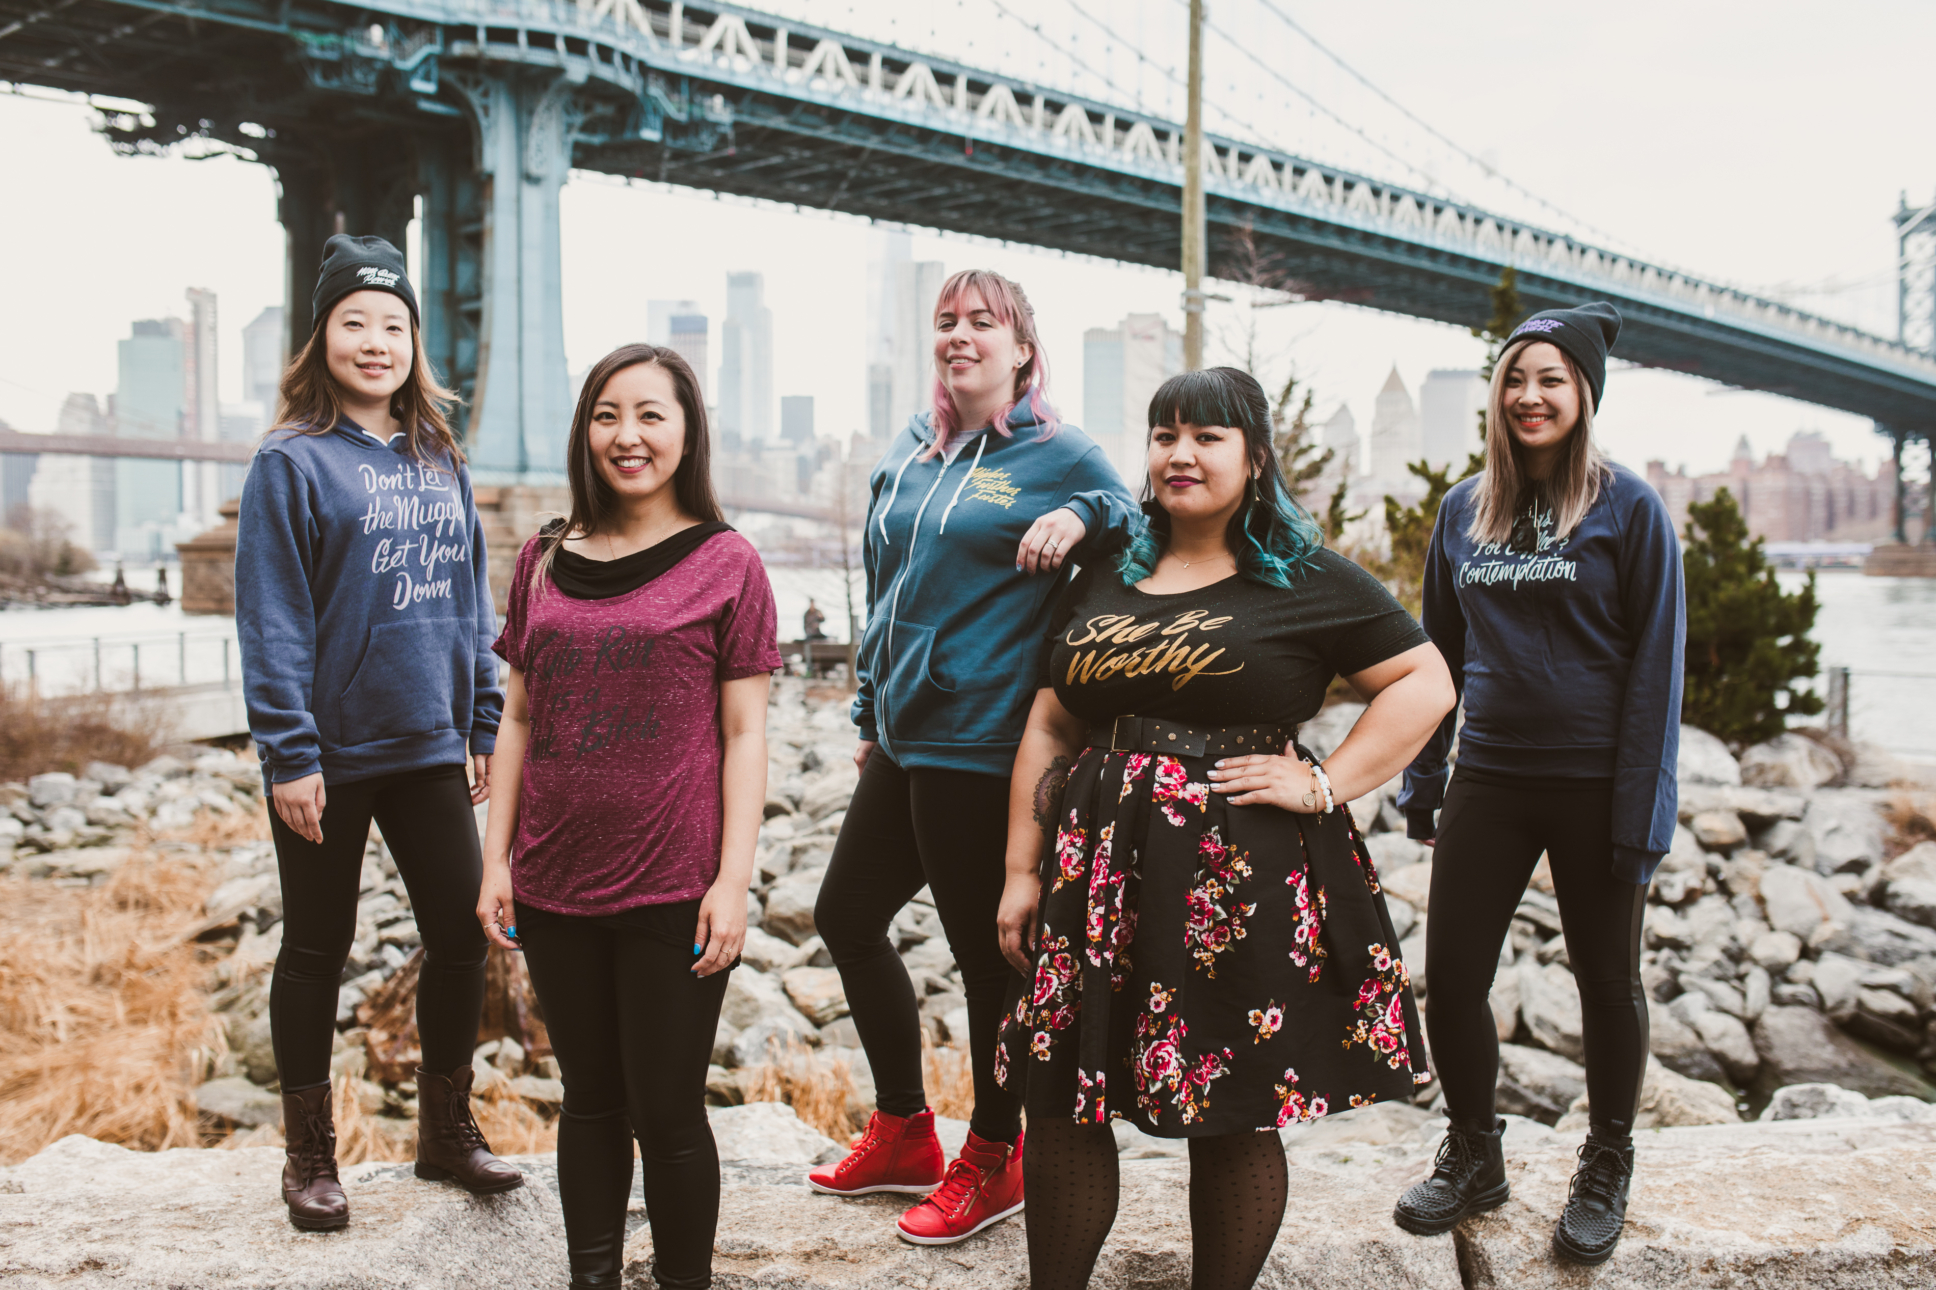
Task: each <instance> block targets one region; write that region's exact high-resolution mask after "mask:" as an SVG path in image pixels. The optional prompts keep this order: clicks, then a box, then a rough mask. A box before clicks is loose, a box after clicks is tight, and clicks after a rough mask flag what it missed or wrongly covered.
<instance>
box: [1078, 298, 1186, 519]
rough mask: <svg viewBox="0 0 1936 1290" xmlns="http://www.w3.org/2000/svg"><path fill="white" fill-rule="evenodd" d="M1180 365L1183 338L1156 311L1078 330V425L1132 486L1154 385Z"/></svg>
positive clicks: (1136, 483) (1140, 464) (1137, 481)
mask: <svg viewBox="0 0 1936 1290" xmlns="http://www.w3.org/2000/svg"><path fill="white" fill-rule="evenodd" d="M1182 370H1183V337H1182V335H1181V334H1179V333H1177V332H1174V331H1171V330H1170V326H1169V324H1168V323H1167V322H1165V321H1164V320H1163V315H1161V314H1131V315H1129V316H1128V317H1127V318H1125V319H1123V320H1122V322H1120V323H1118V324H1117V325H1116V326H1114V327H1091V328H1090V329H1089V330H1087V331H1085V332H1083V333H1082V423H1083V424H1082V428H1083V429H1084V430H1085V431H1087V432H1088V434H1089V437H1090V438H1091V439H1094V440H1095V441H1096V442H1097V443H1098V444H1101V445H1102V449H1103V451H1104V452H1105V453H1107V454H1108V455H1109V460H1110V462H1111V463H1112V464H1114V465H1115V467H1116V469H1117V470H1118V471H1120V472H1121V473H1122V476H1123V479H1124V480H1126V481H1127V482H1128V483H1129V486H1130V489H1131V490H1132V491H1135V490H1136V489H1139V488H1140V487H1141V486H1142V479H1143V473H1144V471H1145V470H1146V469H1147V467H1146V463H1145V460H1144V457H1145V454H1144V450H1143V443H1144V439H1145V437H1146V432H1147V431H1148V429H1149V424H1148V423H1149V402H1150V399H1151V398H1153V397H1154V396H1155V394H1156V388H1157V387H1158V386H1159V385H1161V384H1163V382H1164V381H1166V380H1168V379H1169V378H1170V377H1172V376H1175V375H1176V374H1177V373H1178V372H1180V371H1182Z"/></svg>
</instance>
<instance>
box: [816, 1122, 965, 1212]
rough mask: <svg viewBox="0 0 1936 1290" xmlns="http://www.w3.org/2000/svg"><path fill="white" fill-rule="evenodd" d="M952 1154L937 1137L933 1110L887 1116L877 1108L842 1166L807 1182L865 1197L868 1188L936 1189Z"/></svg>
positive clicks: (827, 1169)
mask: <svg viewBox="0 0 1936 1290" xmlns="http://www.w3.org/2000/svg"><path fill="white" fill-rule="evenodd" d="M947 1162H948V1157H947V1156H946V1155H945V1154H943V1152H942V1150H941V1140H940V1139H939V1138H937V1137H935V1136H934V1112H933V1111H922V1112H921V1113H920V1114H918V1115H888V1114H887V1113H885V1112H883V1111H876V1112H874V1114H873V1115H872V1116H871V1117H870V1118H869V1119H868V1121H867V1129H866V1131H865V1132H863V1133H862V1134H861V1135H860V1136H859V1137H858V1138H855V1139H854V1141H853V1150H852V1151H851V1152H849V1153H848V1155H847V1157H846V1159H844V1160H841V1161H840V1162H839V1163H837V1164H832V1165H827V1166H825V1167H823V1168H820V1169H816V1170H814V1171H813V1172H812V1173H810V1174H808V1175H807V1186H809V1187H811V1188H813V1189H814V1190H815V1191H824V1192H826V1193H827V1194H828V1195H831V1196H865V1195H867V1194H868V1193H869V1192H877V1191H900V1192H908V1193H910V1194H912V1195H917V1196H918V1195H921V1194H922V1193H925V1192H931V1191H933V1190H934V1189H935V1187H936V1185H938V1184H939V1183H940V1182H941V1175H942V1171H943V1167H944V1166H945V1165H946V1164H947Z"/></svg>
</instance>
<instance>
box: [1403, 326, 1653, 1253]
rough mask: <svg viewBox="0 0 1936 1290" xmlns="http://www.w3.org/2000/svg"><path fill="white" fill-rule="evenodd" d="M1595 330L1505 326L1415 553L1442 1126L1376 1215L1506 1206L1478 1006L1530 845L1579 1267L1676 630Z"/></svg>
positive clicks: (1639, 1044)
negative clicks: (1614, 416) (1572, 1159)
mask: <svg viewBox="0 0 1936 1290" xmlns="http://www.w3.org/2000/svg"><path fill="white" fill-rule="evenodd" d="M1619 332H1620V315H1619V314H1617V313H1616V312H1614V309H1613V307H1612V306H1611V305H1607V304H1602V303H1594V304H1588V305H1583V306H1581V307H1580V308H1578V309H1551V310H1548V311H1546V312H1545V313H1540V314H1535V315H1533V316H1532V317H1531V318H1528V319H1527V320H1526V321H1525V322H1523V323H1521V324H1519V326H1518V327H1517V328H1515V329H1514V331H1513V333H1512V335H1511V337H1510V339H1509V343H1508V344H1507V346H1506V349H1505V352H1504V353H1502V354H1501V355H1500V356H1499V362H1498V365H1497V368H1496V370H1495V371H1494V373H1493V378H1492V393H1491V396H1490V398H1489V400H1488V402H1487V412H1486V469H1485V471H1484V473H1483V474H1480V475H1479V476H1477V477H1476V478H1473V479H1469V480H1466V481H1464V482H1462V483H1460V484H1459V485H1458V486H1457V487H1455V488H1454V489H1453V490H1452V491H1451V492H1450V493H1448V494H1447V495H1446V498H1445V502H1444V505H1442V506H1441V507H1440V508H1439V516H1438V524H1437V527H1436V528H1435V529H1434V530H1433V533H1432V545H1431V548H1430V550H1429V552H1428V553H1427V555H1426V562H1425V613H1424V623H1425V630H1426V631H1427V632H1428V633H1429V634H1430V635H1431V637H1432V639H1433V640H1434V641H1435V642H1437V644H1438V647H1439V649H1440V650H1441V651H1442V652H1443V653H1444V654H1445V657H1446V661H1447V662H1448V663H1449V664H1450V665H1451V668H1452V677H1453V679H1454V680H1455V681H1456V682H1457V683H1458V685H1459V690H1460V693H1461V694H1462V695H1463V696H1464V699H1465V724H1464V726H1463V727H1462V728H1457V731H1456V732H1457V742H1458V766H1457V769H1456V770H1454V771H1453V773H1452V778H1451V785H1450V787H1447V786H1446V780H1445V765H1446V758H1447V754H1448V750H1449V749H1450V747H1451V745H1452V743H1453V736H1454V732H1455V724H1454V718H1453V717H1452V716H1448V717H1447V718H1446V719H1445V723H1444V725H1443V726H1441V727H1440V729H1439V732H1438V734H1437V735H1436V736H1435V737H1434V738H1433V740H1432V742H1431V743H1429V744H1427V745H1426V747H1425V749H1424V751H1423V752H1421V753H1419V755H1418V759H1417V760H1416V761H1414V762H1413V763H1412V766H1411V769H1410V770H1408V771H1407V772H1406V775H1405V791H1404V792H1403V794H1401V796H1400V797H1399V805H1400V806H1401V807H1403V808H1404V809H1405V811H1406V815H1407V817H1408V819H1409V821H1410V829H1409V831H1410V833H1411V836H1413V837H1414V838H1420V839H1424V840H1426V841H1432V840H1433V839H1434V838H1436V848H1435V850H1436V855H1435V858H1434V860H1433V863H1432V893H1431V903H1430V905H1429V906H1428V910H1427V919H1426V932H1425V939H1426V945H1425V957H1426V961H1427V962H1429V963H1430V964H1431V990H1430V992H1429V993H1428V994H1427V996H1426V1000H1425V1022H1426V1025H1427V1027H1429V1029H1430V1032H1431V1037H1432V1056H1433V1059H1434V1062H1435V1063H1436V1065H1437V1067H1438V1076H1439V1081H1440V1083H1441V1084H1442V1085H1443V1086H1444V1088H1445V1102H1446V1112H1447V1114H1448V1116H1449V1117H1450V1119H1451V1124H1450V1127H1449V1128H1448V1129H1447V1131H1446V1137H1445V1144H1444V1146H1442V1147H1441V1148H1440V1150H1439V1156H1438V1163H1437V1166H1436V1167H1435V1169H1434V1170H1433V1173H1432V1176H1431V1177H1430V1178H1429V1179H1427V1180H1426V1181H1424V1182H1422V1183H1420V1184H1418V1185H1417V1186H1416V1187H1413V1188H1412V1189H1411V1190H1410V1191H1408V1192H1406V1193H1405V1195H1404V1197H1403V1198H1402V1199H1401V1200H1400V1201H1399V1202H1398V1208H1397V1212H1396V1219H1397V1222H1398V1224H1399V1226H1401V1227H1403V1228H1405V1229H1406V1230H1408V1231H1412V1232H1418V1233H1421V1234H1428V1235H1429V1234H1431V1233H1436V1232H1443V1231H1446V1230H1448V1229H1449V1228H1451V1227H1452V1226H1453V1225H1454V1224H1456V1223H1457V1222H1458V1221H1459V1220H1460V1219H1462V1218H1464V1217H1465V1216H1466V1215H1468V1214H1474V1213H1478V1212H1480V1211H1482V1210H1486V1209H1491V1208H1493V1207H1494V1206H1497V1205H1501V1204H1504V1203H1505V1201H1506V1197H1507V1194H1508V1191H1509V1188H1508V1185H1507V1181H1506V1169H1505V1156H1504V1153H1503V1150H1502V1145H1501V1139H1502V1136H1503V1134H1504V1132H1505V1122H1504V1121H1503V1120H1500V1119H1499V1118H1498V1116H1497V1114H1496V1109H1495V1105H1494V1098H1493V1088H1494V1085H1495V1084H1496V1083H1497V1082H1498V1077H1499V1039H1498V1033H1497V1031H1496V1029H1495V1028H1494V1023H1493V1014H1492V1009H1491V1006H1490V1004H1489V1003H1488V1001H1487V1000H1488V996H1489V995H1490V993H1491V990H1492V981H1493V975H1494V971H1495V966H1496V965H1497V963H1498V962H1499V954H1500V949H1501V946H1502V945H1503V944H1504V943H1505V939H1506V935H1507V933H1508V932H1509V931H1510V929H1511V925H1512V918H1513V911H1514V910H1515V909H1517V908H1518V906H1519V899H1520V897H1521V896H1522V895H1523V894H1524V893H1525V890H1526V883H1527V881H1528V879H1529V878H1530V877H1531V875H1532V872H1533V867H1534V865H1535V864H1536V863H1537V862H1538V860H1539V858H1540V855H1541V854H1542V853H1544V855H1545V856H1546V858H1547V861H1548V862H1549V864H1550V865H1551V866H1552V871H1553V888H1554V893H1555V895H1556V896H1557V897H1558V898H1559V911H1560V922H1561V924H1562V927H1563V930H1564V932H1565V936H1566V951H1567V962H1568V964H1569V966H1570V967H1571V968H1572V971H1573V977H1574V980H1575V982H1576V983H1577V984H1578V986H1579V991H1580V1004H1581V1014H1582V1020H1583V1024H1584V1027H1585V1042H1586V1087H1587V1097H1588V1099H1589V1101H1590V1103H1591V1106H1592V1110H1591V1112H1590V1122H1589V1127H1588V1129H1587V1135H1586V1144H1585V1145H1584V1146H1582V1147H1581V1148H1580V1151H1579V1157H1580V1165H1579V1169H1578V1171H1577V1172H1576V1173H1575V1174H1574V1175H1573V1186H1572V1190H1571V1192H1570V1194H1569V1195H1568V1197H1567V1201H1566V1209H1565V1211H1564V1212H1563V1213H1562V1214H1561V1215H1560V1220H1559V1225H1558V1227H1557V1228H1556V1230H1555V1232H1554V1238H1553V1239H1554V1245H1555V1246H1556V1247H1557V1248H1558V1250H1559V1251H1560V1253H1561V1254H1563V1255H1565V1256H1566V1257H1568V1258H1570V1259H1573V1260H1574V1261H1576V1262H1580V1263H1588V1264H1592V1263H1601V1262H1604V1261H1605V1260H1606V1259H1607V1258H1608V1257H1609V1256H1610V1255H1611V1254H1612V1253H1613V1249H1614V1245H1615V1244H1616V1243H1617V1242H1618V1241H1619V1239H1620V1230H1621V1225H1622V1223H1623V1222H1624V1221H1625V1217H1626V1212H1627V1193H1628V1189H1629V1187H1630V1185H1631V1183H1632V1180H1633V1169H1634V1147H1633V1138H1632V1134H1633V1127H1634V1115H1635V1112H1636V1107H1637V1106H1638V1104H1639V1101H1640V1087H1641V1079H1642V1077H1643V1076H1644V1075H1645V1073H1646V1069H1647V1051H1648V1050H1647V993H1646V991H1645V989H1643V988H1642V986H1641V981H1640V928H1641V919H1642V916H1643V915H1644V914H1645V912H1646V900H1647V884H1648V882H1649V881H1650V880H1651V879H1652V878H1653V876H1654V870H1655V868H1656V867H1658V866H1659V864H1660V861H1661V857H1662V856H1663V855H1664V854H1665V853H1666V852H1667V849H1668V846H1669V845H1670V844H1671V843H1672V841H1673V836H1674V822H1675V815H1676V810H1677V806H1676V802H1677V792H1678V789H1677V784H1676V781H1675V764H1676V759H1677V756H1678V751H1679V745H1680V712H1681V667H1682V649H1683V646H1684V643H1685V639H1686V630H1687V605H1686V597H1685V594H1684V591H1683V588H1682V583H1681V555H1680V547H1679V545H1678V544H1677V543H1676V542H1675V540H1674V524H1673V521H1672V520H1671V519H1670V518H1669V517H1668V514H1667V507H1666V506H1665V505H1664V504H1663V503H1662V502H1661V500H1660V495H1659V494H1658V493H1656V492H1655V491H1654V490H1653V488H1651V487H1650V486H1649V485H1648V484H1647V482H1646V481H1645V480H1643V479H1640V478H1639V477H1637V476H1636V475H1634V474H1633V473H1632V472H1631V471H1628V470H1626V469H1625V468H1623V467H1620V466H1616V465H1614V464H1612V463H1611V462H1608V461H1607V460H1606V459H1605V458H1603V457H1602V456H1601V455H1600V450H1599V447H1598V446H1597V445H1596V444H1595V443H1594V441H1593V419H1594V416H1595V415H1596V414H1597V413H1598V411H1599V408H1600V396H1601V392H1602V390H1603V389H1604V388H1605V385H1606V367H1607V351H1608V350H1609V349H1611V348H1612V346H1613V342H1614V338H1615V337H1616V336H1618V335H1619ZM1440 807H1443V809H1442V810H1438V808H1440ZM1435 810H1437V816H1438V818H1437V821H1436V823H1434V819H1433V815H1434V812H1435Z"/></svg>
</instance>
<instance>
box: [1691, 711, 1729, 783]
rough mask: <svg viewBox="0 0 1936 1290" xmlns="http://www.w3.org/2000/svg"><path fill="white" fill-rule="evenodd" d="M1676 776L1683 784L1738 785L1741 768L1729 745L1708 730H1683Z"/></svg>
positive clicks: (1692, 728)
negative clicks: (1691, 782) (1689, 781)
mask: <svg viewBox="0 0 1936 1290" xmlns="http://www.w3.org/2000/svg"><path fill="white" fill-rule="evenodd" d="M1676 773H1677V775H1678V777H1679V778H1680V779H1681V781H1682V782H1686V781H1688V780H1693V781H1695V782H1697V783H1707V784H1739V783H1740V782H1741V766H1740V764H1739V763H1737V762H1736V761H1735V760H1734V754H1733V753H1730V752H1729V751H1728V746H1727V745H1726V744H1724V743H1722V742H1721V741H1720V740H1719V739H1716V738H1715V737H1714V736H1713V735H1711V734H1709V733H1708V732H1707V731H1705V730H1697V729H1696V728H1695V727H1693V726H1688V725H1683V726H1682V727H1681V745H1680V762H1679V765H1678V766H1677V767H1676Z"/></svg>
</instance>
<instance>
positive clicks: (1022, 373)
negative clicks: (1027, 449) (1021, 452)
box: [926, 269, 1062, 457]
mask: <svg viewBox="0 0 1936 1290" xmlns="http://www.w3.org/2000/svg"><path fill="white" fill-rule="evenodd" d="M970 291H974V292H977V293H979V294H980V296H981V298H982V303H983V304H985V305H987V306H988V312H989V313H991V314H993V315H995V321H996V322H998V323H1000V324H1002V326H1004V327H1007V328H1009V329H1010V330H1012V331H1013V332H1014V333H1015V340H1016V342H1017V343H1018V344H1022V345H1027V346H1028V347H1029V357H1028V361H1027V362H1026V363H1023V364H1022V365H1021V366H1020V367H1018V368H1016V369H1015V388H1014V390H1013V391H1012V394H1013V397H1011V398H1010V399H1009V401H1008V402H1006V403H1004V404H1002V406H1001V407H1000V408H998V409H997V410H996V412H995V416H994V426H995V432H996V433H997V434H1000V435H1002V436H1004V437H1006V436H1007V435H1008V434H1009V429H1008V418H1009V414H1010V413H1011V412H1013V411H1014V410H1015V408H1016V407H1017V406H1018V405H1019V404H1022V403H1027V404H1028V410H1029V413H1030V414H1031V415H1032V416H1034V418H1035V419H1036V420H1037V421H1038V422H1040V423H1041V425H1042V433H1041V434H1040V435H1038V436H1037V441H1038V442H1039V441H1040V440H1042V439H1047V438H1049V437H1051V436H1052V435H1054V434H1055V432H1056V430H1057V429H1058V428H1059V427H1060V426H1061V424H1062V419H1061V418H1060V417H1058V416H1057V415H1056V413H1055V409H1054V408H1053V407H1052V406H1050V404H1049V356H1048V354H1047V353H1045V352H1044V351H1043V349H1042V337H1041V336H1040V335H1039V334H1038V333H1037V332H1036V330H1035V308H1034V306H1032V305H1030V304H1029V301H1028V296H1027V295H1026V294H1025V293H1024V292H1023V291H1022V287H1021V284H1020V283H1016V282H1010V281H1009V280H1008V279H1007V278H1004V277H1003V276H1002V275H1001V274H999V273H996V272H995V271H994V270H993V269H963V270H961V271H960V272H959V273H956V274H954V275H953V276H952V277H950V278H949V279H948V280H947V281H946V282H944V283H942V284H941V295H940V297H939V298H938V299H937V300H936V301H935V305H934V316H935V320H936V321H937V322H938V321H939V320H940V318H941V311H942V310H944V309H947V310H953V309H954V308H955V306H956V305H958V304H959V303H960V302H961V298H962V297H963V296H965V295H967V294H968V293H969V292H970ZM935 368H936V370H935V377H934V429H935V436H934V447H933V448H931V449H930V450H929V451H928V453H927V454H926V455H927V456H929V457H933V456H934V455H935V454H937V453H940V452H943V451H945V450H946V449H947V447H948V441H949V440H950V439H953V438H954V437H955V436H956V435H958V434H960V433H961V432H962V431H963V430H964V429H977V428H979V427H964V426H962V425H961V423H960V418H959V417H958V415H957V414H956V412H955V400H954V396H953V395H951V394H949V393H948V383H947V382H946V381H944V380H942V379H941V372H940V364H939V363H936V365H935Z"/></svg>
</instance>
